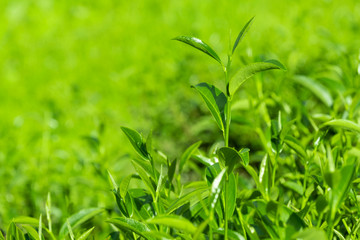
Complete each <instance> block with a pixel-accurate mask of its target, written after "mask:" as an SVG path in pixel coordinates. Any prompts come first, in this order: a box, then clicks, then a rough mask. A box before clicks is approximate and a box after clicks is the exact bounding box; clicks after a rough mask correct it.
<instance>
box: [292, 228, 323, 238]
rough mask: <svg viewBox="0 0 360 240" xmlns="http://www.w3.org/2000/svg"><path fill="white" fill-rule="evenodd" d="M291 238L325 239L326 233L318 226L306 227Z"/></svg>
mask: <svg viewBox="0 0 360 240" xmlns="http://www.w3.org/2000/svg"><path fill="white" fill-rule="evenodd" d="M292 239H302V240H313V239H316V240H327V237H326V234H325V232H324V231H323V230H321V229H318V228H307V229H305V230H304V231H301V232H299V233H296V234H295V235H294V236H292Z"/></svg>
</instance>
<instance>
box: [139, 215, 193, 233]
mask: <svg viewBox="0 0 360 240" xmlns="http://www.w3.org/2000/svg"><path fill="white" fill-rule="evenodd" d="M146 222H148V223H152V224H160V225H165V226H168V227H171V228H176V229H179V230H181V231H184V232H187V233H195V231H196V227H195V226H194V225H193V224H192V223H191V222H190V221H189V220H188V219H186V218H184V217H181V216H177V215H170V216H156V217H154V218H150V219H148V220H147V221H146Z"/></svg>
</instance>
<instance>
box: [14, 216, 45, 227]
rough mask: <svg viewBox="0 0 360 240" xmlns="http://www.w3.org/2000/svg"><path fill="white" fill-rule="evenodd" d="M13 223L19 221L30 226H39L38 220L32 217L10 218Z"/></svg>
mask: <svg viewBox="0 0 360 240" xmlns="http://www.w3.org/2000/svg"><path fill="white" fill-rule="evenodd" d="M12 222H14V223H20V224H29V225H31V226H34V227H37V226H39V220H38V219H36V218H32V217H25V216H24V217H17V218H14V219H13V220H12Z"/></svg>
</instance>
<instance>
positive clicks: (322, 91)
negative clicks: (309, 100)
mask: <svg viewBox="0 0 360 240" xmlns="http://www.w3.org/2000/svg"><path fill="white" fill-rule="evenodd" d="M294 80H295V82H296V83H299V84H301V85H303V86H304V87H306V88H307V89H309V90H310V91H311V92H312V93H313V94H314V95H315V96H316V97H317V98H318V99H319V100H321V101H322V102H323V103H324V104H325V105H326V106H328V107H330V106H332V104H333V101H334V100H333V98H332V96H331V94H330V91H329V90H328V89H327V88H326V87H325V86H324V85H322V84H320V83H319V82H318V81H315V80H314V79H312V78H309V77H305V76H295V78H294Z"/></svg>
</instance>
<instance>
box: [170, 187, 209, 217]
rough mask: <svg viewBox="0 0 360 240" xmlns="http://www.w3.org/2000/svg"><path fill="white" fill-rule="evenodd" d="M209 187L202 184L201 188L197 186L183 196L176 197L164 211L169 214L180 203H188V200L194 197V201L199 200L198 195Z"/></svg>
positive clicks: (179, 205) (180, 204)
mask: <svg viewBox="0 0 360 240" xmlns="http://www.w3.org/2000/svg"><path fill="white" fill-rule="evenodd" d="M208 190H209V188H208V187H207V186H204V187H203V188H197V189H195V190H193V191H191V192H189V193H187V194H185V195H183V196H181V197H180V198H179V199H177V200H176V201H175V202H173V203H172V204H171V206H170V207H169V208H168V209H167V211H166V213H167V214H170V213H172V212H173V211H175V210H176V209H178V208H179V207H181V206H182V205H184V204H186V203H189V202H190V200H192V199H194V200H195V201H194V202H198V201H199V197H200V196H201V195H202V194H203V193H204V192H206V191H208Z"/></svg>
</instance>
